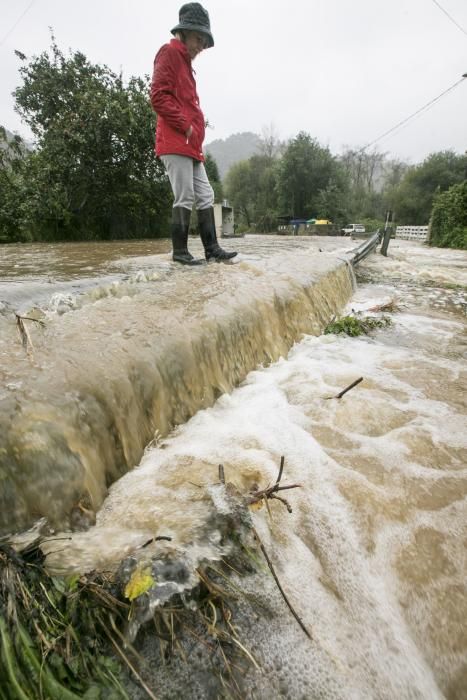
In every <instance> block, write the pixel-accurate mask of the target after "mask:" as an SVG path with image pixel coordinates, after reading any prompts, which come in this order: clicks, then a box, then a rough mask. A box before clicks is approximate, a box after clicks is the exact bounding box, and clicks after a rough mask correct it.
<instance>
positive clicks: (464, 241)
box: [430, 180, 467, 250]
mask: <svg viewBox="0 0 467 700" xmlns="http://www.w3.org/2000/svg"><path fill="white" fill-rule="evenodd" d="M431 216H432V219H431V236H430V245H433V246H439V247H440V248H461V249H463V250H467V180H464V182H461V183H460V184H458V185H453V186H452V187H450V188H449V190H447V191H446V192H440V193H439V194H438V195H437V196H436V198H435V201H434V204H433V210H432V214H431Z"/></svg>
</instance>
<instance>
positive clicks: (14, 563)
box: [0, 544, 128, 700]
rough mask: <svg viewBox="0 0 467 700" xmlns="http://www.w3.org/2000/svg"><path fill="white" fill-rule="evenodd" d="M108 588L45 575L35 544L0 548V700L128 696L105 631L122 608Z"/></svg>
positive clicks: (96, 579)
mask: <svg viewBox="0 0 467 700" xmlns="http://www.w3.org/2000/svg"><path fill="white" fill-rule="evenodd" d="M109 588H110V586H109V584H108V581H106V579H105V577H104V576H90V577H82V578H80V577H77V576H75V577H73V578H69V579H68V580H66V579H63V578H59V577H52V576H49V575H48V574H47V573H46V571H45V569H44V557H43V555H42V553H41V551H40V548H39V547H38V546H37V545H36V544H35V545H33V546H32V547H30V548H29V549H27V550H25V551H24V552H23V553H21V554H18V553H17V552H15V551H14V550H13V549H12V548H11V547H9V546H8V545H5V544H3V545H0V658H1V665H2V668H3V669H4V670H3V672H2V674H1V677H0V698H2V700H3V699H4V698H5V699H6V698H8V700H16V699H18V700H36V699H38V698H41V699H42V698H44V700H45V699H49V698H50V700H55V699H56V700H59V699H60V700H74V699H77V698H81V697H86V698H89V700H91V698H92V700H100V698H102V699H103V698H104V697H105V698H110V699H111V700H117V699H119V698H127V697H128V696H127V693H126V692H125V689H124V686H123V667H122V666H121V664H120V663H119V662H118V661H117V659H115V658H113V657H112V655H111V654H110V653H109V640H108V639H107V637H106V635H105V632H104V628H103V625H107V626H108V627H109V628H111V626H112V619H116V618H118V617H119V616H120V615H121V611H122V608H123V609H124V608H125V607H127V606H125V604H124V603H122V602H120V601H118V600H117V599H116V598H115V597H114V595H113V594H112V593H111V592H110V590H109ZM97 611H99V614H97Z"/></svg>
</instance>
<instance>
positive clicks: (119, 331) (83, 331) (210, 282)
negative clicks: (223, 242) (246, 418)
mask: <svg viewBox="0 0 467 700" xmlns="http://www.w3.org/2000/svg"><path fill="white" fill-rule="evenodd" d="M236 243H239V244H240V247H241V251H242V252H241V254H240V255H239V257H238V259H236V263H235V264H234V265H214V264H210V265H205V266H200V267H197V268H196V269H195V268H183V267H181V266H179V265H177V264H175V263H172V262H171V261H170V258H169V256H168V255H166V254H161V253H156V254H154V255H149V256H148V255H146V256H141V255H138V253H141V252H143V249H144V250H146V252H148V250H149V249H150V248H151V244H148V243H144V244H141V245H138V244H135V245H134V247H132V244H130V243H127V244H125V246H122V244H118V245H117V246H116V250H115V251H112V249H111V248H109V245H108V244H94V245H90V244H86V245H81V244H78V245H76V246H75V245H68V246H66V245H62V246H54V247H52V248H51V250H50V253H47V248H46V247H45V246H31V247H28V246H24V247H23V246H16V247H7V249H6V257H5V260H6V262H5V263H4V265H5V269H4V282H3V283H2V286H1V288H0V291H1V293H2V304H3V309H2V310H0V373H1V378H2V385H1V387H0V473H1V476H2V486H3V488H2V490H1V491H0V531H2V530H3V531H10V530H11V528H15V527H16V528H18V527H25V526H28V525H31V524H32V523H33V522H34V521H35V520H36V519H37V518H39V517H41V516H44V517H47V518H48V520H49V522H51V523H53V524H54V525H55V526H60V525H62V526H63V524H64V522H65V520H66V519H67V518H68V517H69V516H70V514H71V519H72V520H73V519H76V520H79V519H80V518H81V514H82V513H83V508H84V510H85V511H86V513H92V511H95V510H96V509H97V508H99V506H100V504H101V503H102V499H103V498H104V496H105V494H106V491H107V487H108V486H109V484H111V483H112V482H113V481H115V479H117V478H118V477H119V476H121V475H122V474H123V473H125V472H126V471H127V470H128V469H132V468H133V467H134V466H135V465H136V464H137V463H138V462H139V460H140V459H141V455H142V452H143V449H144V447H145V446H146V445H147V444H148V442H150V440H152V439H153V438H154V436H155V434H158V435H166V434H167V433H168V432H169V431H170V429H171V428H172V427H173V426H174V425H177V424H180V423H184V422H185V421H186V420H187V419H188V418H189V417H190V416H192V415H193V414H194V413H196V411H197V410H199V409H200V408H205V407H207V406H210V405H212V403H213V402H214V400H215V399H216V398H217V397H218V396H219V395H221V394H224V393H225V392H228V391H230V390H231V389H232V388H233V387H234V386H236V385H237V384H238V383H239V382H240V381H241V380H243V379H244V378H245V376H246V374H247V372H248V371H250V370H251V369H254V368H255V367H256V366H258V365H259V364H260V363H269V362H271V361H273V360H276V359H277V358H278V357H279V356H281V355H284V354H286V353H287V351H288V349H289V348H290V346H291V345H292V343H293V342H294V341H295V340H297V338H299V337H300V336H301V334H303V333H304V332H306V333H320V332H321V331H322V329H323V327H324V325H325V324H326V323H327V322H328V321H329V319H330V317H331V316H332V315H333V314H335V313H336V312H337V311H338V310H339V309H340V308H341V307H342V305H343V303H345V301H346V300H347V299H348V298H349V296H350V294H351V291H352V279H351V274H350V272H349V269H348V265H347V264H346V262H345V261H344V260H343V258H342V256H343V255H344V254H345V251H346V250H348V249H349V247H351V245H352V243H351V242H349V241H348V240H344V241H339V240H325V239H323V240H322V241H320V243H319V247H318V245H317V244H316V241H315V242H312V241H311V239H302V240H296V241H293V242H288V241H286V240H284V239H280V238H273V237H271V238H267V239H264V238H261V237H260V238H255V237H251V238H249V239H247V240H244V241H236ZM161 245H165V246H167V243H166V242H165V243H162V244H161V243H160V242H156V243H154V244H152V246H153V249H155V250H158V249H159V250H160V247H161ZM141 246H143V249H142V248H141ZM196 247H197V244H196V242H195V243H194V244H193V249H194V250H195V251H196ZM320 249H321V251H320ZM198 250H199V243H198ZM111 251H112V252H111ZM106 252H107V258H108V260H107V261H106V262H104V261H105V259H106ZM119 255H120V256H122V255H123V256H124V257H118V256H119ZM15 260H16V262H14V261H15ZM23 260H25V261H26V267H25V269H24V270H23V271H22V272H21V270H22V268H21V267H19V268H17V267H16V265H20V266H21V265H22V261H23ZM89 268H93V270H94V273H93V275H91V271H90V270H89ZM80 270H81V272H80ZM48 275H52V276H53V280H52V281H49V277H48ZM83 275H85V276H83ZM64 284H67V285H70V284H73V285H74V286H73V289H74V291H70V288H69V287H68V288H67V290H65V291H64V289H63V285H64ZM13 311H15V312H16V313H18V312H19V313H20V314H21V315H23V316H25V317H27V318H28V319H32V318H36V319H38V320H39V321H41V323H42V325H40V324H39V323H35V322H34V321H32V320H25V321H24V322H23V323H24V325H25V328H26V329H27V331H28V333H29V338H30V341H31V342H30V343H29V341H28V342H27V352H25V348H24V347H23V346H22V344H21V343H20V342H19V337H18V332H17V328H16V321H15V315H14V313H13ZM75 524H77V523H75Z"/></svg>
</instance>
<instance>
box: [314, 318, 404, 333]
mask: <svg viewBox="0 0 467 700" xmlns="http://www.w3.org/2000/svg"><path fill="white" fill-rule="evenodd" d="M391 324H392V321H391V319H390V318H389V317H388V316H382V317H380V318H377V317H376V316H342V317H341V318H339V319H336V320H334V321H332V322H331V323H330V324H329V325H328V326H326V328H325V329H324V332H325V334H329V333H335V334H339V333H344V334H345V335H349V336H350V337H352V338H355V337H356V336H359V335H368V334H369V333H371V331H374V330H376V329H378V328H386V327H387V326H390V325H391Z"/></svg>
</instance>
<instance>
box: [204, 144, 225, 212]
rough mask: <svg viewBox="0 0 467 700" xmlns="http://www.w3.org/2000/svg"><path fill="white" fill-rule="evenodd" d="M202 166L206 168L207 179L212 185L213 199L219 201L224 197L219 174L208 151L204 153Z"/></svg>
mask: <svg viewBox="0 0 467 700" xmlns="http://www.w3.org/2000/svg"><path fill="white" fill-rule="evenodd" d="M204 167H205V168H206V174H207V176H208V180H209V182H210V183H211V185H212V189H213V190H214V201H215V202H221V201H222V199H223V197H224V193H223V189H222V181H221V178H220V176H219V169H218V167H217V163H216V161H215V160H214V158H213V157H212V155H211V154H210V153H206V155H205V157H204Z"/></svg>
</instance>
